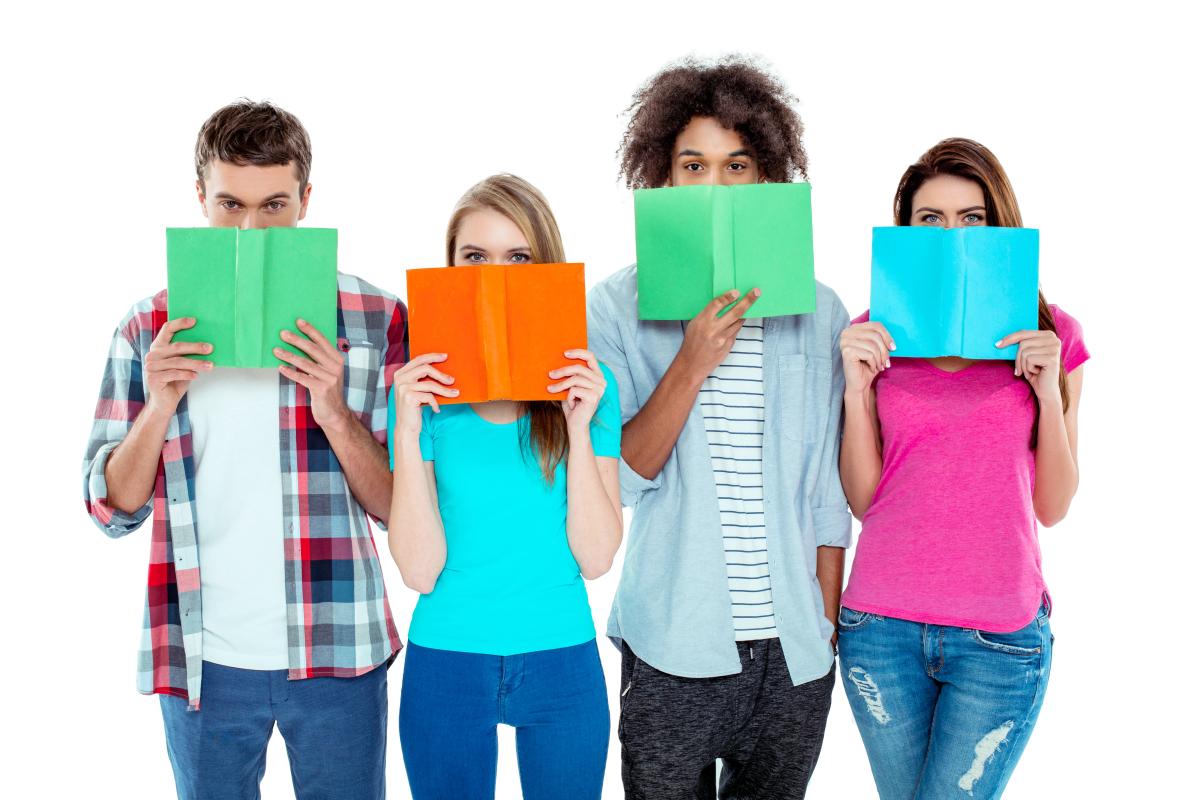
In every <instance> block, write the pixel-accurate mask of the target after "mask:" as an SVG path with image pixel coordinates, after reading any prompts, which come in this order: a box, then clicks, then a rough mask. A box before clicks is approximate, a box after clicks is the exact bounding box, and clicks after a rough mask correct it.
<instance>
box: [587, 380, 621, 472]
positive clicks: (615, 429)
mask: <svg viewBox="0 0 1200 800" xmlns="http://www.w3.org/2000/svg"><path fill="white" fill-rule="evenodd" d="M600 371H601V372H602V373H604V380H605V387H604V396H603V397H601V398H600V405H599V407H598V408H597V409H596V415H595V416H594V417H592V428H591V432H592V451H593V452H595V454H596V455H598V456H607V457H609V458H620V457H621V400H620V389H619V388H618V386H617V379H616V377H615V376H614V375H613V373H612V370H610V369H609V368H608V366H607V365H605V364H601V365H600Z"/></svg>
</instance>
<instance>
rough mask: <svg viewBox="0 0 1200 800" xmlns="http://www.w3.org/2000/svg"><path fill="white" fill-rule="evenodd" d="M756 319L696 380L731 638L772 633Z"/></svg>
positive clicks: (760, 335)
mask: <svg viewBox="0 0 1200 800" xmlns="http://www.w3.org/2000/svg"><path fill="white" fill-rule="evenodd" d="M762 340H763V321H762V320H761V319H748V320H746V321H745V323H744V324H743V325H742V329H741V330H740V331H739V332H738V335H737V340H736V341H735V342H734V343H733V348H732V349H731V350H730V351H729V355H728V356H726V357H725V360H724V361H723V362H722V363H721V364H720V365H719V366H718V367H717V368H716V370H714V371H713V373H712V375H710V376H709V377H708V379H707V380H705V381H704V385H703V386H702V387H701V388H700V408H701V410H702V411H703V412H704V429H705V431H706V432H707V434H708V451H709V454H710V455H711V456H712V466H713V477H714V478H715V480H716V484H717V501H718V505H719V508H720V512H721V534H722V536H723V537H724V540H725V570H726V574H727V575H728V577H729V594H730V597H731V599H732V600H733V626H734V632H735V638H736V639H737V640H738V641H748V640H751V639H769V638H773V637H776V636H778V635H779V632H778V631H777V630H776V629H775V612H774V608H773V606H772V603H771V572H770V570H769V569H768V567H767V529H766V526H765V523H766V518H765V517H764V516H763V482H762V445H763V341H762Z"/></svg>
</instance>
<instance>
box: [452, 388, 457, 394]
mask: <svg viewBox="0 0 1200 800" xmlns="http://www.w3.org/2000/svg"><path fill="white" fill-rule="evenodd" d="M450 394H458V389H451V390H450Z"/></svg>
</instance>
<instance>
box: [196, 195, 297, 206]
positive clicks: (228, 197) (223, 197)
mask: <svg viewBox="0 0 1200 800" xmlns="http://www.w3.org/2000/svg"><path fill="white" fill-rule="evenodd" d="M213 196H214V197H216V198H217V199H218V200H232V201H234V202H235V203H242V201H241V200H240V199H239V198H237V197H234V196H233V195H231V194H230V193H229V192H217V193H216V194H215V195H213ZM281 198H282V199H284V200H288V199H290V198H291V194H290V193H288V192H276V193H275V194H273V195H271V196H270V197H267V198H264V199H263V202H264V203H269V202H271V201H272V200H279V199H281ZM242 205H245V203H242Z"/></svg>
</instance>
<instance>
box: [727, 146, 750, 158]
mask: <svg viewBox="0 0 1200 800" xmlns="http://www.w3.org/2000/svg"><path fill="white" fill-rule="evenodd" d="M740 156H746V157H749V156H750V151H749V150H747V149H746V148H744V147H743V148H742V149H741V150H734V151H733V152H732V153H730V154H729V157H730V158H738V157H740Z"/></svg>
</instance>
